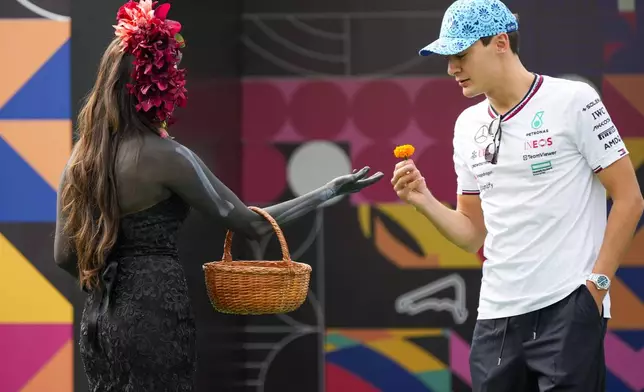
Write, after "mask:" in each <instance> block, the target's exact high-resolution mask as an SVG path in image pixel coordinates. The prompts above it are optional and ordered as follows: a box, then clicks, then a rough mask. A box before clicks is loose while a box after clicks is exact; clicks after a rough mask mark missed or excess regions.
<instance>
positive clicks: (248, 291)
mask: <svg viewBox="0 0 644 392" xmlns="http://www.w3.org/2000/svg"><path fill="white" fill-rule="evenodd" d="M249 209H251V210H252V211H255V212H256V213H258V214H260V215H262V216H263V217H264V218H265V219H266V220H268V221H269V222H270V223H271V226H273V230H274V231H275V234H277V239H278V240H279V243H280V247H281V248H282V260H281V261H266V260H257V261H233V258H232V252H231V247H232V240H233V232H232V231H230V230H228V231H227V233H226V240H225V241H224V255H223V257H222V260H221V261H214V262H209V263H205V264H204V265H203V270H204V274H205V279H206V290H207V292H208V297H209V298H210V303H211V304H212V306H213V307H214V308H215V310H217V311H219V312H222V313H230V314H243V315H259V314H278V313H288V312H292V311H294V310H296V309H297V308H299V307H300V306H301V305H302V304H303V303H304V301H305V300H306V296H307V294H308V290H309V281H310V278H311V266H310V265H308V264H304V263H298V262H295V261H293V260H291V255H290V253H289V251H288V245H287V244H286V240H285V239H284V234H283V233H282V230H281V229H280V227H279V225H278V224H277V222H276V221H275V219H273V217H271V216H270V214H268V213H267V212H266V211H264V210H262V209H261V208H258V207H249Z"/></svg>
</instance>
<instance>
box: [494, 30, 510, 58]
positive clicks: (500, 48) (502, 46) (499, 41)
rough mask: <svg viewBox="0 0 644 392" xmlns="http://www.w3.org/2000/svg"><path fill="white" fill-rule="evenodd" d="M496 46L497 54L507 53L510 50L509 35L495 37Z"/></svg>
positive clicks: (503, 34) (502, 34)
mask: <svg viewBox="0 0 644 392" xmlns="http://www.w3.org/2000/svg"><path fill="white" fill-rule="evenodd" d="M494 46H495V48H496V51H497V53H505V52H507V51H508V50H510V37H508V34H507V33H501V34H498V35H497V36H496V37H494Z"/></svg>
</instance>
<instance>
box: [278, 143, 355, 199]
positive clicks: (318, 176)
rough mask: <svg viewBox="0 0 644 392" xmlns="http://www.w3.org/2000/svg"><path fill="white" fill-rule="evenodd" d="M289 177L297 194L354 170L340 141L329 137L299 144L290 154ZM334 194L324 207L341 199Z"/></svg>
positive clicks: (287, 176) (299, 194)
mask: <svg viewBox="0 0 644 392" xmlns="http://www.w3.org/2000/svg"><path fill="white" fill-rule="evenodd" d="M286 170H287V173H286V178H287V181H288V184H289V187H290V188H291V191H292V192H293V193H294V194H295V196H302V195H305V194H307V193H309V192H311V191H312V190H315V189H317V188H319V187H321V186H323V185H324V184H326V183H327V182H329V181H331V180H332V179H334V178H336V177H339V176H343V175H346V174H351V159H350V158H349V156H347V154H346V153H345V152H344V150H342V148H340V147H339V146H338V145H337V144H335V143H333V142H328V141H312V142H308V143H304V144H302V145H301V146H299V147H298V148H297V149H296V150H295V151H294V152H293V155H291V158H290V159H289V161H288V165H287V168H286ZM341 199H342V197H336V198H333V199H331V200H329V201H327V202H325V203H324V204H323V206H324V207H326V206H329V205H332V204H335V203H337V202H338V201H340V200H341Z"/></svg>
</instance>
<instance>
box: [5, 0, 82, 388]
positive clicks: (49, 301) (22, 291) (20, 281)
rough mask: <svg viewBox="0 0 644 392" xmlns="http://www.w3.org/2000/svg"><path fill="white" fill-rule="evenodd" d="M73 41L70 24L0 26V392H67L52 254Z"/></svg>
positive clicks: (61, 306) (66, 345)
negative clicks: (71, 44) (0, 68)
mask: <svg viewBox="0 0 644 392" xmlns="http://www.w3.org/2000/svg"><path fill="white" fill-rule="evenodd" d="M2 8H3V10H4V9H5V8H4V4H2ZM32 17H33V16H32ZM70 33H71V31H70V23H69V22H67V21H54V20H49V19H46V18H37V16H35V17H34V18H28V19H11V18H3V19H0V36H2V37H4V38H3V39H2V40H0V52H2V53H4V55H3V61H2V71H1V72H0V184H1V185H0V189H1V191H0V347H1V349H0V380H2V381H1V382H0V391H2V392H16V391H21V392H41V391H53V390H56V391H61V392H72V391H73V361H74V358H73V344H74V343H73V341H72V337H73V308H72V305H71V303H70V301H69V300H68V298H67V297H66V296H65V295H63V293H62V292H61V284H62V285H64V283H68V282H65V281H64V278H62V277H61V276H60V275H59V274H58V273H57V271H55V269H56V267H55V265H54V263H53V258H52V253H51V252H52V249H53V243H52V240H53V233H54V227H55V219H56V208H55V206H56V191H57V188H58V179H59V177H60V174H61V173H62V169H63V167H64V166H65V162H66V161H67V158H68V156H69V152H70V149H71V121H70V116H71V112H70V96H69V93H70Z"/></svg>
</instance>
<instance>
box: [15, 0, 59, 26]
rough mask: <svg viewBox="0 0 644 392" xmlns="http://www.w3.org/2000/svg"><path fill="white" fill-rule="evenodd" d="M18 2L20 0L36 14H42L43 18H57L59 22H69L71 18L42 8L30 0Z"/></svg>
mask: <svg viewBox="0 0 644 392" xmlns="http://www.w3.org/2000/svg"><path fill="white" fill-rule="evenodd" d="M16 2H18V4H20V5H21V6H23V7H25V8H26V9H28V10H29V11H31V12H33V13H34V14H37V15H40V16H42V17H43V18H47V19H51V20H55V21H58V22H68V21H69V20H70V19H71V18H70V17H69V16H65V15H59V14H56V13H53V12H51V11H47V10H46V9H43V8H40V7H38V6H37V5H35V4H34V3H32V2H30V1H29V0H16Z"/></svg>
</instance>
